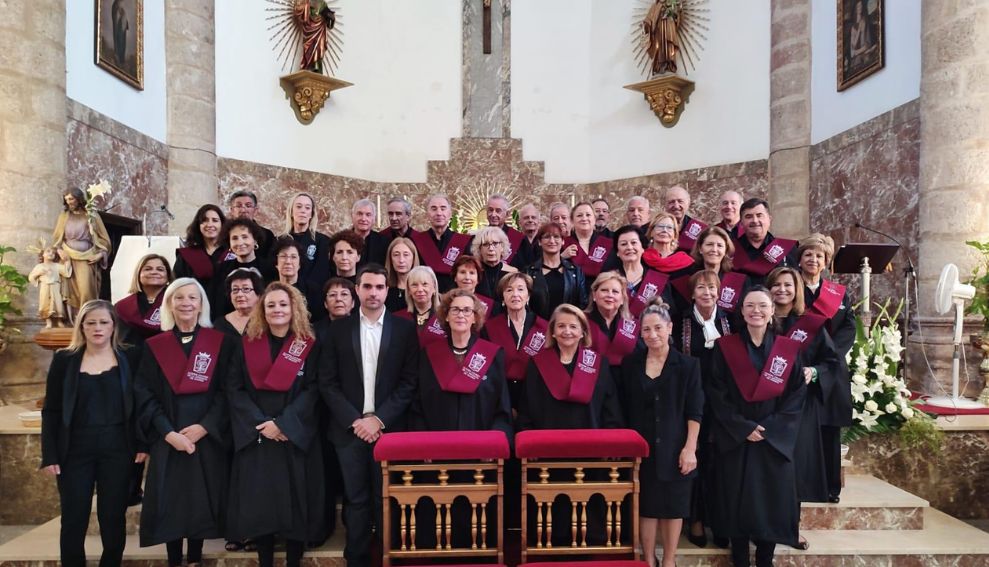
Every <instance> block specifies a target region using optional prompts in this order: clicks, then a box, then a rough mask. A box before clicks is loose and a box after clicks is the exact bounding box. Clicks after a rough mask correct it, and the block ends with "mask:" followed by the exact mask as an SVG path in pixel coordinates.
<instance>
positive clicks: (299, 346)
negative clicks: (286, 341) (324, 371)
mask: <svg viewBox="0 0 989 567" xmlns="http://www.w3.org/2000/svg"><path fill="white" fill-rule="evenodd" d="M305 351H306V341H300V340H299V339H295V340H294V341H292V344H291V345H289V347H288V353H289V354H290V355H292V356H302V353H303V352H305Z"/></svg>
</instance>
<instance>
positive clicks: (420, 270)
mask: <svg viewBox="0 0 989 567" xmlns="http://www.w3.org/2000/svg"><path fill="white" fill-rule="evenodd" d="M413 282H429V283H431V284H433V311H436V310H437V309H439V307H440V284H439V282H438V281H437V280H436V272H434V271H433V269H432V268H430V267H429V266H416V267H415V268H412V269H411V270H409V274H408V275H407V276H405V304H406V305H407V306H408V308H409V313H415V312H416V304H415V301H413V300H412V293H411V291H410V286H411V285H412V283H413Z"/></svg>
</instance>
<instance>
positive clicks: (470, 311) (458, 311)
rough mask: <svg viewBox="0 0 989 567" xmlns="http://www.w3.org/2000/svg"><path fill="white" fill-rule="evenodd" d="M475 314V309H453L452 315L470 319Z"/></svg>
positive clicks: (451, 310) (451, 309)
mask: <svg viewBox="0 0 989 567" xmlns="http://www.w3.org/2000/svg"><path fill="white" fill-rule="evenodd" d="M473 314H474V308H473V307H451V308H450V315H463V316H464V317H469V316H470V315H473Z"/></svg>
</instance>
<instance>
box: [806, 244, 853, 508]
mask: <svg viewBox="0 0 989 567" xmlns="http://www.w3.org/2000/svg"><path fill="white" fill-rule="evenodd" d="M832 256H834V240H832V239H831V237H830V236H825V235H823V234H820V233H814V234H811V235H810V236H808V237H807V238H805V239H804V240H801V241H800V247H799V248H798V249H797V257H798V258H799V259H800V276H801V278H802V279H803V285H804V303H805V304H806V307H807V311H808V312H810V313H816V314H818V315H821V316H823V317H826V318H827V320H828V321H827V323H826V325H825V328H826V329H827V330H828V334H829V335H831V339H832V341H833V342H834V347H835V351H836V352H837V354H838V363H839V366H838V368H837V369H836V371H835V376H834V380H835V384H834V387H833V388H832V389H831V395H830V396H828V397H827V398H825V399H824V403H823V406H822V407H821V443H822V444H823V446H824V467H825V472H826V473H827V477H828V502H832V503H836V502H839V501H840V500H841V428H842V427H847V426H849V425H852V384H851V373H850V372H849V370H848V365H847V364H846V363H845V357H846V356H848V352H849V351H850V350H852V345H853V344H854V343H855V311H854V310H853V309H852V302H851V300H850V299H849V298H848V291H847V290H846V289H845V286H843V285H841V284H839V283H836V282H833V281H830V280H826V279H824V278H822V277H821V275H822V272H823V271H824V269H825V268H826V267H827V266H828V265H830V263H831V258H832Z"/></svg>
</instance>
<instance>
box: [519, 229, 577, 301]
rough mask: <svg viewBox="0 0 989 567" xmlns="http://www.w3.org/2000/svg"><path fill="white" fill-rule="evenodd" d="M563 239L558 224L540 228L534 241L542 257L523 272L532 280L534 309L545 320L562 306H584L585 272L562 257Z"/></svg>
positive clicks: (563, 232)
mask: <svg viewBox="0 0 989 567" xmlns="http://www.w3.org/2000/svg"><path fill="white" fill-rule="evenodd" d="M564 238H566V232H565V231H564V228H563V227H562V226H560V225H559V224H557V223H554V222H551V223H547V224H544V225H543V226H541V227H540V228H539V232H538V233H536V240H537V241H538V242H539V247H540V249H541V251H542V254H541V255H540V257H539V258H538V259H537V260H536V261H535V262H533V264H532V265H531V266H529V267H528V268H527V269H526V273H527V274H529V276H530V277H532V296H533V297H532V300H533V301H532V302H533V308H534V309H535V311H536V313H538V314H539V316H540V317H543V318H544V319H547V318H549V316H550V314H551V313H553V310H554V309H556V307H557V306H558V305H562V304H564V303H569V304H571V305H576V306H578V307H583V306H585V305H587V284H586V283H585V281H584V272H583V271H581V269H580V268H578V267H577V266H576V265H575V264H574V263H573V262H571V261H570V260H567V259H565V258H563V256H561V252H562V251H563V240H564Z"/></svg>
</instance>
